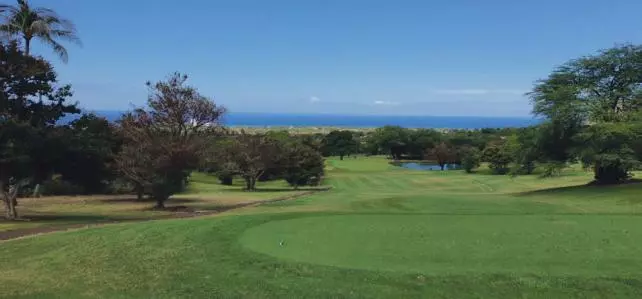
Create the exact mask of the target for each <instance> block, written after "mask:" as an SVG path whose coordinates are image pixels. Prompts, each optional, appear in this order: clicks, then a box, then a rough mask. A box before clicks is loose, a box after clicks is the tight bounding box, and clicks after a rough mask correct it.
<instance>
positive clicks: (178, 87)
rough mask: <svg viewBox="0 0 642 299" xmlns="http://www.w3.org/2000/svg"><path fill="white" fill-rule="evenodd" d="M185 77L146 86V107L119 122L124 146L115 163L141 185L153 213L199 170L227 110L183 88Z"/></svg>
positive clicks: (125, 174)
mask: <svg viewBox="0 0 642 299" xmlns="http://www.w3.org/2000/svg"><path fill="white" fill-rule="evenodd" d="M186 81H187V76H185V75H182V74H180V73H174V74H172V75H171V76H170V77H169V79H168V80H167V81H160V82H158V83H155V84H151V83H149V82H148V83H147V86H148V87H149V97H148V100H147V108H146V109H145V108H137V109H135V110H134V111H131V112H128V113H126V114H125V115H124V116H123V117H122V118H121V119H120V121H119V124H120V129H121V131H122V134H123V138H124V144H123V147H122V150H121V152H120V154H119V155H118V157H117V159H116V165H117V167H118V170H119V171H120V173H121V174H123V175H124V176H125V177H127V178H128V179H129V180H131V181H132V182H134V183H136V184H139V185H141V186H142V187H143V188H144V189H145V190H148V192H149V193H151V196H152V197H153V198H154V199H155V200H156V208H164V207H165V205H164V203H165V201H166V200H167V199H169V197H170V196H171V195H173V194H174V193H176V192H178V191H180V190H181V189H182V188H183V187H184V186H185V184H186V183H187V178H188V176H189V174H190V173H191V172H192V171H193V170H194V169H196V168H198V167H199V166H200V165H201V159H202V158H203V156H204V153H205V149H206V145H207V143H206V142H207V139H208V138H211V137H212V136H213V135H215V134H217V130H218V129H219V128H220V120H221V117H222V115H223V113H224V112H225V109H224V108H222V107H219V106H217V105H216V104H215V103H214V102H213V101H212V100H210V99H209V98H207V97H205V96H203V95H202V94H200V93H199V92H198V90H197V89H195V88H194V87H192V86H188V85H187V84H186Z"/></svg>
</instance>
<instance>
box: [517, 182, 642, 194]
mask: <svg viewBox="0 0 642 299" xmlns="http://www.w3.org/2000/svg"><path fill="white" fill-rule="evenodd" d="M626 185H642V179H631V180H627V181H624V182H620V183H618V184H599V183H595V182H590V183H588V184H583V185H575V186H565V187H555V188H547V189H539V190H533V191H525V192H520V193H517V194H516V195H517V196H535V195H551V194H562V193H577V192H591V191H597V190H600V191H601V190H607V189H608V188H611V187H617V186H626Z"/></svg>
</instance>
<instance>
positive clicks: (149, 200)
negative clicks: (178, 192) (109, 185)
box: [100, 197, 203, 204]
mask: <svg viewBox="0 0 642 299" xmlns="http://www.w3.org/2000/svg"><path fill="white" fill-rule="evenodd" d="M100 201H101V202H104V203H149V204H154V203H155V202H156V200H154V199H153V198H147V197H145V198H143V199H141V200H139V199H138V198H136V197H126V198H107V199H101V200H100ZM202 201H203V200H202V199H198V198H185V197H178V198H170V199H169V200H168V201H167V202H168V203H177V204H184V203H194V202H202Z"/></svg>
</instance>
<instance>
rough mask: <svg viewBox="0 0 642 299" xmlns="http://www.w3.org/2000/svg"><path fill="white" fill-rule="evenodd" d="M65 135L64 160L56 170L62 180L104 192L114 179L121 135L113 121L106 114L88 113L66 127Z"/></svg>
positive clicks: (86, 190)
mask: <svg viewBox="0 0 642 299" xmlns="http://www.w3.org/2000/svg"><path fill="white" fill-rule="evenodd" d="M64 133H65V134H64V135H62V136H61V138H60V139H62V142H64V153H63V155H64V157H63V160H64V161H65V162H64V163H61V165H59V166H57V169H56V172H57V173H59V174H60V175H61V177H62V180H64V181H66V182H70V183H72V184H74V185H76V186H79V187H81V188H82V189H83V192H86V193H90V194H91V193H100V192H104V191H105V188H106V187H107V184H108V183H109V182H110V181H112V180H114V178H115V174H116V173H115V171H114V169H113V167H112V164H113V162H114V157H115V156H116V154H117V153H118V152H119V151H120V146H121V144H122V138H121V137H120V135H119V134H118V132H117V131H116V128H115V127H114V125H112V124H110V123H109V122H108V121H107V120H106V119H105V118H102V117H98V116H96V115H94V114H85V115H83V116H81V117H80V118H79V119H77V120H74V121H73V122H71V123H70V124H69V126H68V127H66V130H65V131H64Z"/></svg>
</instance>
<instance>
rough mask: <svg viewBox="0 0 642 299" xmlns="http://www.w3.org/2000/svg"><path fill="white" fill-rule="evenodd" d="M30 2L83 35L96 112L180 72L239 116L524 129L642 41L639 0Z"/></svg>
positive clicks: (135, 100) (80, 70)
mask: <svg viewBox="0 0 642 299" xmlns="http://www.w3.org/2000/svg"><path fill="white" fill-rule="evenodd" d="M7 1H8V0H5V1H2V2H7ZM31 2H32V3H33V5H37V6H46V7H50V8H53V9H55V10H57V11H58V12H59V14H61V15H63V16H65V17H67V18H69V19H71V20H73V21H74V22H75V23H76V25H77V27H78V31H79V35H80V37H81V38H82V40H83V43H84V46H83V47H82V48H80V47H76V46H73V45H69V47H68V48H69V50H70V60H69V63H68V64H67V65H64V64H62V63H59V62H58V61H56V63H55V64H56V67H57V69H58V72H59V74H60V79H61V81H63V82H68V83H72V84H73V86H74V89H75V90H76V95H75V97H74V98H75V100H77V101H79V102H80V103H81V106H83V107H86V108H89V109H96V110H105V109H108V110H123V109H128V108H130V107H131V105H142V104H144V102H145V100H146V95H147V91H146V88H145V86H144V83H145V82H146V81H148V80H151V81H157V80H159V79H163V78H165V77H166V76H167V75H168V74H169V73H171V72H174V71H180V72H183V73H186V74H188V75H190V78H191V79H190V82H191V83H192V84H193V85H195V86H196V87H198V88H199V90H200V91H201V92H202V93H203V94H206V95H208V96H210V97H212V98H214V99H215V101H216V102H217V103H220V104H223V105H225V106H226V107H228V109H229V110H230V111H232V112H234V111H238V112H282V113H340V114H386V115H388V114H390V115H392V114H395V115H442V116H448V115H465V116H523V115H528V114H529V113H530V104H529V102H528V99H527V98H526V97H525V96H523V93H524V92H527V91H528V90H529V89H530V88H531V87H532V84H533V82H534V81H535V80H537V79H538V78H542V77H545V76H546V75H547V74H548V73H549V72H550V71H551V70H552V69H553V68H554V67H555V66H556V65H559V64H561V63H564V62H565V61H567V60H569V59H571V58H574V57H578V56H582V55H587V54H592V53H594V52H595V51H596V50H598V49H602V48H607V47H611V46H613V45H616V44H620V43H625V42H632V43H637V42H640V41H641V40H642V18H641V17H640V12H642V1H639V0H612V1H597V0H564V1H561V0H555V1H553V0H538V1H508V0H506V1H499V0H488V1H478V0H453V1H426V0H417V1H411V0H398V1H393V0H387V1H382V0H270V1H266V0H210V1H206V0H183V1H173V0H172V1H170V0H136V1H132V0H129V1H125V0H111V1H78V0H56V1H51V0H32V1H31ZM33 51H34V53H38V54H42V55H43V56H45V57H47V58H51V59H53V56H52V55H51V54H50V52H49V50H47V49H45V48H41V47H38V46H35V47H34V50H33Z"/></svg>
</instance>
